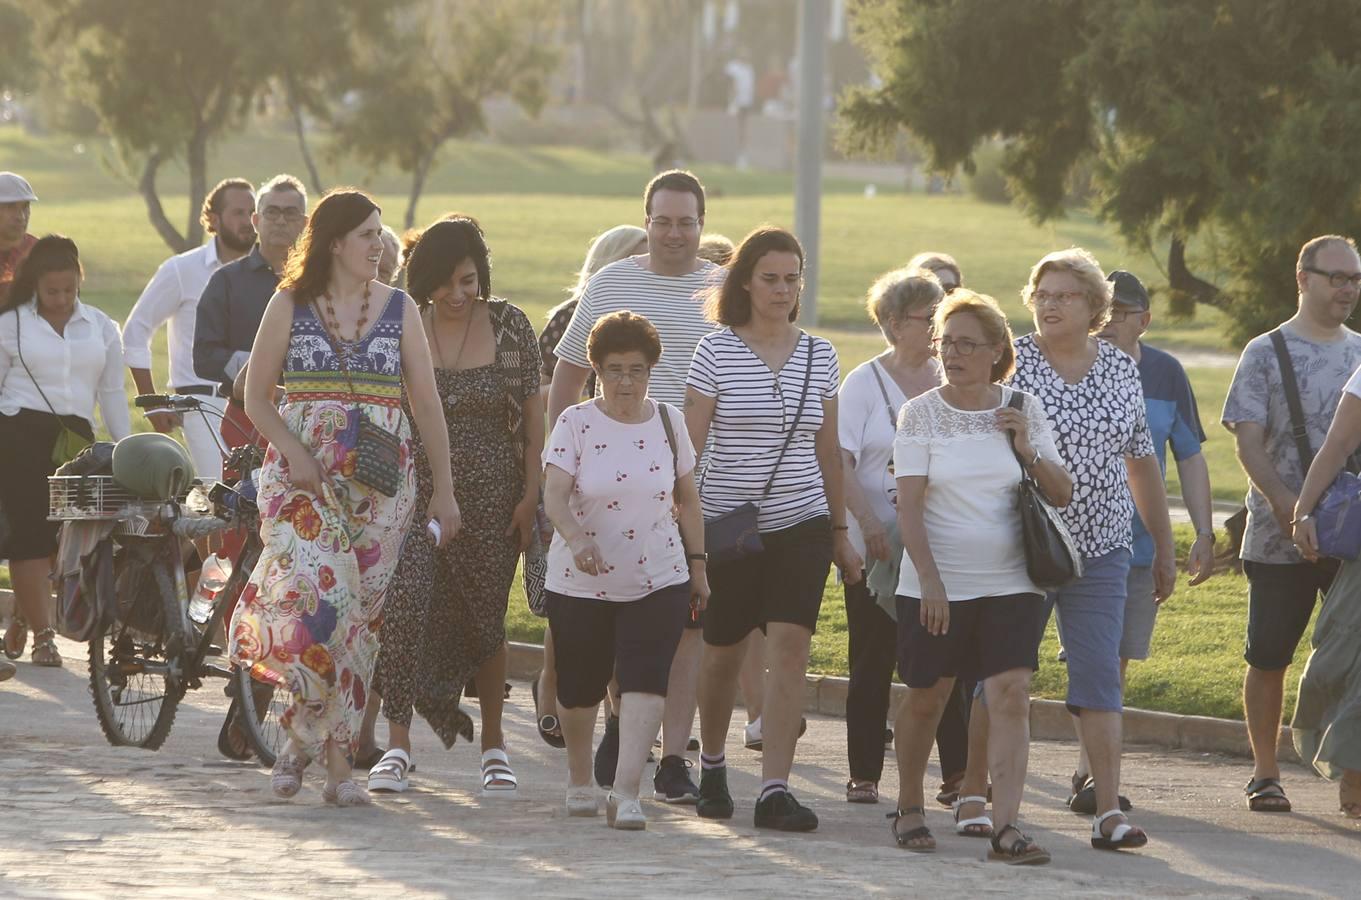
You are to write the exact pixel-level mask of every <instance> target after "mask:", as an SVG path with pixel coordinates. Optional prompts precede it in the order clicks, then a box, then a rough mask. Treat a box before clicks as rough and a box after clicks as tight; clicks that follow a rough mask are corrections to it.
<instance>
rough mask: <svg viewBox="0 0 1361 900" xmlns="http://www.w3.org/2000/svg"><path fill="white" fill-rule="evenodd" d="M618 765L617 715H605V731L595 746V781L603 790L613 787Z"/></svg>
mask: <svg viewBox="0 0 1361 900" xmlns="http://www.w3.org/2000/svg"><path fill="white" fill-rule="evenodd" d="M618 765H619V717H618V716H606V717H605V733H604V734H603V735H602V736H601V738H600V746H598V747H596V748H595V783H596V784H598V785H600V787H601V788H603V789H604V790H609V789H610V788H612V787H614V770H615V768H616V767H618Z"/></svg>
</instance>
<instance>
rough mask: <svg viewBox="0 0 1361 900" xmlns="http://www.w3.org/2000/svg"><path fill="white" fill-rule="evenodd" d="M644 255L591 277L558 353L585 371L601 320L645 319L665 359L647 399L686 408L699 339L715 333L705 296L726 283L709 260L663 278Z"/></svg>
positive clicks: (655, 370)
mask: <svg viewBox="0 0 1361 900" xmlns="http://www.w3.org/2000/svg"><path fill="white" fill-rule="evenodd" d="M642 259H643V257H641V256H633V257H629V258H627V259H621V260H619V261H618V262H614V263H610V264H609V265H608V266H606V267H605V268H603V269H601V270H600V271H599V272H596V273H595V275H593V276H591V280H590V281H589V282H587V284H586V290H585V291H583V292H582V295H581V300H580V302H578V303H577V308H576V312H574V313H572V321H571V322H569V323H568V324H567V330H566V331H564V332H563V335H562V340H560V341H558V346H557V349H556V350H555V351H554V354H555V355H556V356H557V357H558V359H563V360H566V361H567V362H569V363H572V364H573V365H577V366H581V367H582V368H583V369H585V368H590V365H591V363H590V361H589V360H588V359H587V358H586V339H587V338H588V337H590V334H591V329H592V328H593V327H594V326H595V323H596V321H597V320H599V319H600V317H601V316H606V315H609V314H610V313H613V312H618V311H620V310H622V309H627V310H629V311H630V312H634V313H637V314H638V315H640V316H643V317H645V318H646V319H647V320H648V321H649V322H651V323H652V326H653V327H654V328H656V329H657V334H658V335H659V336H660V337H661V339H662V358H661V359H659V360H658V361H657V365H656V366H654V367H653V369H652V378H651V379H650V380H649V382H648V396H650V397H651V398H652V399H654V400H658V401H661V402H662V403H670V404H671V405H672V406H675V407H678V408H679V407H682V406H684V404H685V376H686V373H687V372H688V371H689V369H690V357H691V356H693V355H694V352H695V345H696V344H698V343H699V339H700V338H702V337H704V335H706V334H708V333H709V332H711V331H713V330H714V325H713V323H712V322H710V321H709V320H707V319H705V318H704V297H705V294H706V293H707V292H708V291H709V289H710V288H712V287H714V286H715V285H716V284H718V283H719V282H721V281H722V272H723V270H722V269H721V268H719V267H718V266H716V265H714V264H713V263H711V262H708V261H707V260H700V262H701V265H700V267H699V268H698V269H696V270H695V271H693V272H691V273H689V274H688V275H658V274H656V273H655V272H652V271H649V270H648V269H646V268H644V267H643V266H642V265H641V264H640V262H641V260H642Z"/></svg>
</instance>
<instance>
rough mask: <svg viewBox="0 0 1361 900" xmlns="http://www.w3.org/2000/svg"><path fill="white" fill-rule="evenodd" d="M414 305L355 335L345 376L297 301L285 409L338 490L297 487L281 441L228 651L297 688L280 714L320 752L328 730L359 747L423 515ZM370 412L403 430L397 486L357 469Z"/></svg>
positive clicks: (396, 300)
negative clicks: (411, 380) (392, 592)
mask: <svg viewBox="0 0 1361 900" xmlns="http://www.w3.org/2000/svg"><path fill="white" fill-rule="evenodd" d="M405 305H406V295H405V294H404V293H402V292H401V291H398V290H394V291H393V292H392V294H391V295H390V296H389V297H388V299H387V303H386V305H385V306H384V308H383V312H382V314H381V315H380V316H379V318H378V320H377V321H376V322H375V324H374V325H373V327H372V328H371V329H370V330H369V332H368V334H366V335H364V336H362V337H361V338H360V339H359V340H358V341H356V342H354V343H353V344H350V345H348V346H349V353H348V361H349V362H348V368H349V379H348V380H347V378H346V375H345V372H344V371H343V369H342V367H341V365H340V361H339V359H338V358H337V356H336V352H335V349H334V347H333V345H332V343H331V341H330V339H329V338H328V336H327V333H326V330H325V328H324V327H323V325H322V323H321V322H320V321H319V320H318V319H317V317H316V315H315V313H314V311H313V307H312V306H310V305H309V306H302V305H299V306H298V307H297V309H296V310H295V311H294V314H293V325H292V335H291V338H290V340H289V346H288V353H287V356H286V357H285V360H284V387H285V389H286V391H287V394H286V397H285V399H284V401H283V403H282V405H281V406H280V408H279V412H280V414H281V415H282V416H283V420H284V422H285V423H286V424H287V425H288V428H289V430H290V431H291V432H292V433H293V434H294V435H295V436H297V437H298V439H299V440H301V441H302V443H303V445H304V446H306V447H307V448H308V450H310V451H311V452H312V453H313V455H314V456H315V457H316V458H317V460H318V461H319V462H320V463H321V466H322V468H323V469H324V470H325V472H326V474H327V476H328V477H329V478H330V480H331V484H332V485H333V486H334V489H332V488H329V487H328V488H327V489H325V490H324V491H323V494H322V496H320V497H318V496H316V495H315V494H311V493H308V492H306V491H301V490H297V489H295V488H294V487H293V486H292V485H291V483H290V482H289V478H288V461H287V460H286V459H284V457H283V455H282V454H280V453H279V451H278V450H277V449H276V448H275V447H273V446H270V448H269V450H268V451H267V453H266V455H265V463H264V468H263V470H262V471H261V478H260V494H259V504H260V519H261V522H260V537H261V539H262V541H263V543H264V549H263V551H262V552H261V554H260V561H259V562H258V563H257V564H256V567H255V571H254V572H253V573H252V574H251V578H250V582H249V584H247V586H246V588H245V590H244V591H243V592H242V596H241V602H240V603H239V604H238V606H237V609H236V613H235V615H234V616H233V618H232V624H231V643H230V653H231V659H232V662H234V663H235V664H236V665H239V666H245V667H248V668H249V669H250V671H251V675H252V676H253V677H254V678H257V679H259V680H261V681H268V682H273V683H274V684H277V685H281V686H283V687H286V688H287V689H288V690H289V691H290V692H291V693H292V694H293V700H294V702H293V705H292V706H291V707H290V708H289V709H288V711H287V712H285V713H284V715H283V718H282V724H283V726H284V728H286V729H287V730H288V733H289V734H290V735H291V736H292V737H293V738H294V739H295V740H296V741H297V742H298V744H299V745H300V746H301V747H302V749H303V750H304V751H305V752H306V753H307V754H308V755H309V756H311V757H312V758H313V759H322V758H324V757H323V756H322V750H323V747H324V745H325V742H326V741H327V740H328V739H330V740H334V741H335V742H336V743H337V744H338V745H339V746H340V747H341V748H342V749H344V750H346V752H347V753H350V754H351V755H352V754H353V752H354V749H355V743H356V741H357V739H358V733H359V722H360V718H361V715H362V713H363V710H364V704H365V703H366V702H367V699H368V696H367V695H368V691H369V683H370V680H371V676H372V672H373V665H374V659H375V657H376V656H377V653H378V638H377V635H376V633H375V632H376V622H377V621H378V619H379V617H380V615H381V612H382V604H383V597H384V593H385V591H386V590H387V586H388V582H389V580H390V578H391V576H392V573H393V570H394V569H395V568H396V565H397V558H398V556H399V554H400V551H401V547H402V539H403V536H404V535H405V533H406V529H407V527H408V526H409V525H410V523H411V519H412V512H413V507H414V498H415V480H414V476H413V465H412V457H411V426H410V424H409V423H408V421H407V418H406V416H405V414H403V412H402V403H401V401H402V396H401V395H402V380H401V378H402V365H401V352H400V346H401V338H402V315H403V311H404V309H405ZM351 384H353V386H354V393H351V390H350V385H351ZM361 416H366V417H368V419H369V420H370V421H372V422H373V423H374V424H376V425H378V426H379V427H380V428H382V429H384V430H385V431H388V432H390V433H392V434H395V435H396V436H397V437H398V439H399V441H400V457H399V463H398V465H399V467H400V473H401V479H400V487H399V489H398V491H397V494H396V496H394V497H388V496H386V495H384V494H382V493H380V492H379V491H376V490H374V489H372V488H370V487H368V486H366V485H364V484H361V483H360V482H358V481H356V480H354V478H353V475H354V469H355V462H356V457H357V454H356V452H355V444H356V441H357V438H358V430H359V421H360V417H361Z"/></svg>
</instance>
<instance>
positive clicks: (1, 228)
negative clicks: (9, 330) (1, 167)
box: [0, 172, 38, 304]
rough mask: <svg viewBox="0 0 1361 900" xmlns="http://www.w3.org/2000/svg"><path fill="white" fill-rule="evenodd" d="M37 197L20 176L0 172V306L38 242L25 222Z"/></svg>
mask: <svg viewBox="0 0 1361 900" xmlns="http://www.w3.org/2000/svg"><path fill="white" fill-rule="evenodd" d="M37 202H38V195H37V194H35V193H33V188H32V187H31V186H30V185H29V183H28V181H27V180H26V179H25V178H24V177H23V176H22V175H16V174H15V173H13V172H0V304H3V303H4V302H5V298H6V297H8V296H9V289H10V285H11V284H12V283H13V282H14V276H15V273H16V272H18V270H19V263H21V262H23V261H24V257H25V256H27V255H28V251H29V250H32V249H33V245H34V244H35V243H37V242H38V239H37V238H36V237H34V236H33V235H31V234H29V233H28V219H29V215H30V213H31V212H32V208H33V204H34V203H37Z"/></svg>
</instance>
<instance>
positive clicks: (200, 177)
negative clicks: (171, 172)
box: [184, 122, 208, 247]
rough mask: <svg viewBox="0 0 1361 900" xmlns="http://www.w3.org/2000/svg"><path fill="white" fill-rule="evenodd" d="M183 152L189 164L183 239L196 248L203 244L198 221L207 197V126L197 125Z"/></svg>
mask: <svg viewBox="0 0 1361 900" xmlns="http://www.w3.org/2000/svg"><path fill="white" fill-rule="evenodd" d="M185 151H186V153H185V156H186V161H187V162H188V163H189V227H188V228H186V229H185V230H184V238H185V242H186V243H187V244H188V245H189V247H197V246H198V245H199V244H202V243H203V223H202V222H201V221H199V213H200V212H201V211H202V209H203V198H204V197H207V196H208V126H207V124H205V123H204V122H199V123H198V125H197V126H196V127H195V128H194V133H193V134H192V135H190V136H189V144H188V146H187V147H186V148H185Z"/></svg>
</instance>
